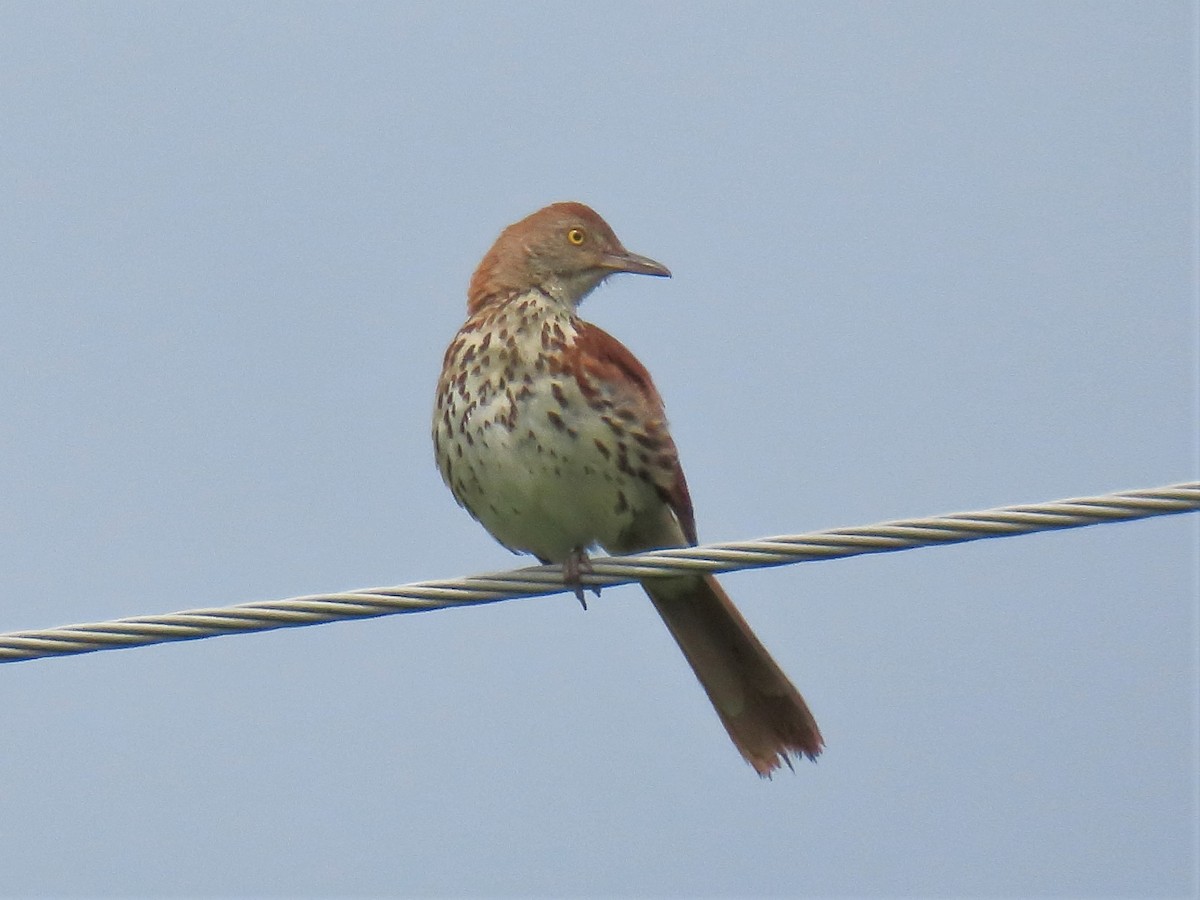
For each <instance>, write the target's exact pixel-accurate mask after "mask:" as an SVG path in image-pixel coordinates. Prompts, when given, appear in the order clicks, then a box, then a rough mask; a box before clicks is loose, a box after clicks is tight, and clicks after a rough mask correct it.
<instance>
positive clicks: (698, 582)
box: [433, 203, 823, 776]
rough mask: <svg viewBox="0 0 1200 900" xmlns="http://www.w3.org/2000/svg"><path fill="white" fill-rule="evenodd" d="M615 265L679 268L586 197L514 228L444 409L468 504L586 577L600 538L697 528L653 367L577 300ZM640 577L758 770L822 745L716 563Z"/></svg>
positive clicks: (447, 464)
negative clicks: (624, 234) (642, 248)
mask: <svg viewBox="0 0 1200 900" xmlns="http://www.w3.org/2000/svg"><path fill="white" fill-rule="evenodd" d="M616 272H632V273H636V274H640V275H663V276H669V275H670V274H671V273H670V272H669V271H667V268H666V266H663V265H661V264H660V263H657V262H655V261H654V260H652V259H647V258H646V257H644V256H638V255H636V254H634V253H630V252H629V251H628V250H626V249H625V248H624V247H623V246H622V245H621V242H620V241H619V240H617V236H616V235H615V234H613V231H612V229H611V228H610V227H609V226H608V224H607V223H606V222H605V221H604V220H603V219H601V218H600V216H599V215H597V214H596V213H595V212H594V211H593V210H591V209H590V208H588V207H587V206H584V205H583V204H581V203H555V204H554V205H552V206H548V207H546V208H545V209H542V210H539V211H538V212H536V213H534V214H533V215H531V216H529V217H528V218H525V219H522V220H521V221H520V222H517V223H516V224H514V225H510V226H509V227H508V228H506V229H504V231H503V232H502V233H501V235H500V237H499V238H498V239H497V240H496V243H495V244H494V245H493V246H492V249H491V250H489V251H488V253H487V255H486V256H484V258H483V261H482V262H481V263H480V264H479V268H477V269H476V270H475V275H474V276H473V277H472V278H471V286H470V289H469V291H468V294H467V313H468V318H467V322H466V324H465V325H463V327H462V328H461V329H459V332H458V334H457V335H456V336H455V338H454V340H453V341H452V342H451V344H450V346H449V348H448V349H447V350H446V356H445V359H444V361H443V364H442V375H441V378H440V379H439V380H438V388H437V404H436V408H435V409H434V417H433V442H434V448H435V451H436V455H437V462H438V467H439V468H440V469H441V472H442V478H443V479H444V480H445V482H446V484H447V485H449V487H450V490H452V491H453V492H454V497H455V499H457V500H458V502H459V504H460V505H462V506H463V507H465V508H466V510H467V511H468V512H470V513H471V515H472V516H474V517H475V518H476V519H478V520H479V522H480V523H482V524H483V527H484V528H486V529H487V530H488V531H489V532H491V534H492V536H493V537H494V538H496V540H498V541H499V542H500V543H501V544H503V545H504V546H506V547H508V548H509V549H510V550H513V551H518V552H527V553H532V554H533V555H534V556H536V557H537V558H538V559H540V560H541V561H542V562H543V563H562V564H563V566H564V573H565V578H566V581H567V583H569V584H571V583H573V584H574V585H575V587H576V588H577V590H578V588H579V571H580V568H581V567H583V568H586V566H587V555H586V553H587V550H588V548H590V547H593V546H596V545H599V546H600V547H602V548H603V549H604V550H606V551H608V552H609V553H634V552H638V551H641V550H648V549H652V548H660V547H682V546H687V545H693V544H695V543H696V523H695V518H694V516H693V513H692V500H691V497H690V496H689V494H688V488H687V482H686V481H685V480H684V477H683V469H682V468H681V467H680V465H679V456H678V454H677V452H676V450H675V443H674V441H672V440H671V435H670V433H669V432H668V431H667V420H666V414H665V412H664V410H663V403H662V399H661V398H660V397H659V395H658V391H657V390H656V389H655V387H654V383H653V382H652V381H651V380H650V373H649V372H647V371H646V369H645V367H644V366H643V365H642V364H641V363H640V362H638V361H637V359H635V358H634V356H633V354H632V353H630V352H629V351H628V350H627V349H625V347H624V346H622V345H621V343H620V342H619V341H617V340H616V338H614V337H612V336H611V335H609V334H607V333H605V332H604V331H601V330H600V329H599V328H597V327H596V326H595V325H591V324H589V323H588V322H585V321H583V320H582V319H580V318H579V317H578V316H577V315H576V308H577V307H578V306H579V303H580V301H582V300H583V298H584V297H586V296H587V295H588V293H589V292H591V290H592V289H593V288H595V287H596V286H597V285H599V284H600V282H602V281H603V280H604V279H605V278H607V277H608V276H609V275H612V274H614V273H616ZM642 587H644V588H645V590H646V593H647V594H649V595H650V600H651V601H652V602H653V603H654V608H655V609H657V610H658V613H659V615H660V616H662V619H663V621H664V622H666V624H667V628H669V629H670V631H671V634H672V635H673V636H674V638H675V640H676V642H677V643H678V644H679V646H680V648H681V649H682V650H683V654H684V656H686V657H687V660H688V662H689V663H690V664H691V666H692V670H693V671H694V672H695V673H696V677H697V678H698V679H700V683H701V684H702V685H703V686H704V690H705V691H706V692H707V693H708V697H709V699H710V700H711V701H712V704H713V706H714V707H715V708H716V711H717V715H718V716H720V718H721V722H722V724H724V726H725V730H726V731H728V732H729V736H730V737H731V738H732V739H733V743H734V744H735V745H736V746H737V748H738V750H739V751H741V754H742V756H744V757H745V758H746V760H747V761H748V762H749V763H750V765H752V766H753V767H754V769H755V771H757V772H758V774H759V775H764V776H766V775H769V774H770V773H771V772H772V771H774V770H775V769H776V768H778V767H779V766H780V764H781V763H787V764H788V765H789V766H790V765H791V760H790V759H789V754H803V755H805V756H807V757H809V758H810V759H813V758H815V757H816V755H817V754H818V753H820V752H821V747H822V745H823V740H822V738H821V732H820V731H819V730H818V729H817V723H816V720H814V719H813V716H812V713H811V712H809V710H808V706H807V705H806V704H805V703H804V699H803V698H802V697H801V696H800V693H799V692H798V691H797V690H796V688H795V687H793V686H792V683H791V682H790V681H789V680H788V677H787V676H786V675H785V674H784V673H783V671H782V670H781V669H780V668H779V666H778V665H777V664H776V663H775V660H773V659H772V658H771V655H770V654H769V653H767V651H766V648H765V647H763V645H762V644H761V643H760V642H759V640H758V638H757V637H756V636H755V635H754V632H753V631H751V630H750V626H749V625H748V624H747V623H746V620H745V619H743V618H742V616H741V613H739V612H738V610H737V608H736V607H735V606H734V605H733V602H732V601H731V600H730V599H729V596H728V595H727V594H726V593H725V592H724V591H723V590H722V589H721V586H720V585H719V584H717V581H716V579H715V578H713V577H712V576H711V575H671V576H669V577H660V578H651V579H647V580H645V581H644V582H642ZM578 593H579V596H580V598H581V599H582V590H578Z"/></svg>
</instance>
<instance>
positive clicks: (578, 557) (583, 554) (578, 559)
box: [563, 548, 600, 610]
mask: <svg viewBox="0 0 1200 900" xmlns="http://www.w3.org/2000/svg"><path fill="white" fill-rule="evenodd" d="M584 572H586V573H587V574H589V575H591V574H592V561H591V559H589V558H588V555H587V551H586V550H584V549H582V548H577V549H575V550H572V551H571V555H570V556H568V557H567V558H566V560H564V561H563V584H565V585H566V586H567V587H569V588H573V589H574V590H575V599H577V600H578V601H579V605H580V606H582V607H583V608H584V609H585V610H586V609H587V599H586V598H585V597H584V596H583V579H582V577H581V576H582V574H583V573H584ZM592 593H594V594H595V595H596V596H597V597H599V596H600V587H599V585H593V586H592Z"/></svg>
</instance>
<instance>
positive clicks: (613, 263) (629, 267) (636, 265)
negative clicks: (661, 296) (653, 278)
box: [601, 250, 671, 278]
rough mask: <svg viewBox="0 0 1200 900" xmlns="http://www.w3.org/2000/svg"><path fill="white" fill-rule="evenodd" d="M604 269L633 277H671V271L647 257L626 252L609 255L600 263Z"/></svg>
mask: <svg viewBox="0 0 1200 900" xmlns="http://www.w3.org/2000/svg"><path fill="white" fill-rule="evenodd" d="M601 265H602V266H604V268H606V269H611V270H612V271H614V272H629V273H631V274H633V275H658V276H660V277H663V278H670V277H671V270H670V269H668V268H667V267H666V266H664V265H663V264H662V263H660V262H655V261H654V260H652V259H650V257H648V256H638V255H637V254H636V253H630V252H629V251H628V250H622V251H621V252H619V253H609V254H608V255H606V256H605V257H604V259H603V261H602V262H601Z"/></svg>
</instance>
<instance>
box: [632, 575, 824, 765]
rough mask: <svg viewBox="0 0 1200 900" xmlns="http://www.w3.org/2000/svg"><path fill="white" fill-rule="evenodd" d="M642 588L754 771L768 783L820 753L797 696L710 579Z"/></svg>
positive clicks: (820, 742) (817, 734)
mask: <svg viewBox="0 0 1200 900" xmlns="http://www.w3.org/2000/svg"><path fill="white" fill-rule="evenodd" d="M642 586H643V587H644V588H645V589H646V593H647V594H649V595H650V600H651V601H652V602H653V603H654V607H655V609H657V610H658V614H659V615H660V616H662V619H663V621H664V622H665V623H666V625H667V628H668V629H670V632H671V634H672V636H673V637H674V638H675V641H676V643H678V644H679V648H680V649H681V650H682V651H683V655H684V656H686V657H687V661H688V663H690V664H691V667H692V671H693V672H695V673H696V677H697V678H698V679H699V680H700V684H701V685H702V686H703V687H704V690H705V692H706V693H707V694H708V698H709V700H711V701H712V704H713V707H714V708H715V709H716V711H717V715H718V716H719V717H720V719H721V724H723V725H724V726H725V730H726V731H727V732H729V737H730V738H732V739H733V743H734V745H735V746H736V747H737V748H738V750H739V751H740V752H741V754H742V756H743V757H745V759H746V761H747V762H748V763H750V765H751V766H753V767H754V770H755V771H756V772H758V774H759V775H761V776H763V777H768V776H770V774H771V773H772V772H773V771H775V770H776V769H778V768H779V767H780V766H781V765H785V764H786V765H787V766H788V767H789V768H791V765H792V762H791V759H790V757H791V756H792V755H803V756H806V757H808V758H809V759H816V757H817V755H818V754H819V753H820V752H821V748H822V747H823V746H824V743H825V741H824V739H823V738H822V737H821V731H820V729H818V728H817V721H816V719H814V718H813V714H812V713H811V712H810V711H809V709H808V705H807V704H806V703H805V702H804V698H803V697H801V696H800V692H799V691H797V690H796V688H795V687H794V686H793V685H792V683H791V681H789V680H788V677H787V675H785V674H784V673H783V670H782V669H780V668H779V665H778V664H777V663H776V662H775V660H774V659H772V658H771V654H769V653H768V652H767V649H766V648H765V647H764V646H763V645H762V643H761V642H760V641H759V639H758V637H757V636H755V634H754V632H753V631H752V630H751V629H750V626H749V624H747V622H746V620H745V619H744V618H742V614H741V613H740V612H738V609H737V607H736V606H734V605H733V601H732V600H730V599H729V595H728V594H726V593H725V591H724V590H723V589H722V588H721V586H720V585H719V584H718V583H717V580H716V579H715V578H714V577H713V576H711V575H702V576H701V575H695V576H686V577H672V578H655V579H647V580H646V581H645V582H643V584H642Z"/></svg>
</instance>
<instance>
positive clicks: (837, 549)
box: [0, 482, 1200, 662]
mask: <svg viewBox="0 0 1200 900" xmlns="http://www.w3.org/2000/svg"><path fill="white" fill-rule="evenodd" d="M1196 510H1200V482H1185V483H1181V484H1174V485H1167V486H1165V487H1160V488H1148V489H1143V490H1135V491H1123V492H1121V493H1115V494H1107V495H1103V496H1098V497H1078V498H1074V499H1071V500H1059V501H1055V502H1050V503H1038V504H1029V505H1025V506H1005V507H999V508H997V509H988V510H982V511H979V512H966V513H952V514H950V515H944V516H934V517H930V518H923V519H900V520H897V521H894V522H883V523H880V524H877V525H863V526H858V527H854V528H835V529H831V530H828V531H815V532H811V533H809V534H792V535H780V536H777V537H769V538H763V539H761V540H755V541H734V542H732V543H722V544H707V545H704V546H700V547H686V548H680V549H674V550H657V551H654V552H651V553H639V554H636V555H632V556H621V557H605V558H603V559H595V560H592V564H591V572H588V573H584V574H583V575H582V581H583V584H584V585H585V586H586V587H596V588H599V587H607V586H612V585H618V584H627V583H629V582H631V581H638V580H640V579H643V578H652V577H655V576H662V575H669V574H671V573H673V572H732V571H735V570H739V569H750V568H761V567H766V566H781V565H787V564H790V563H795V562H807V561H815V560H823V559H839V558H842V557H848V556H858V555H861V554H864V553H888V552H892V551H895V550H909V549H913V548H915V547H929V546H941V545H944V544H959V543H964V542H966V541H977V540H982V539H984V538H994V537H1006V536H1010V535H1017V534H1029V533H1031V532H1035V531H1048V530H1053V529H1062V528H1081V527H1083V526H1086V525H1098V524H1102V523H1104V522H1122V521H1128V520H1131V519H1144V518H1149V517H1151V516H1160V515H1170V514H1173V513H1184V512H1194V511H1196ZM564 590H567V588H565V587H564V585H563V575H562V569H561V567H559V566H535V567H531V568H525V569H516V570H512V571H507V572H497V573H494V574H490V575H475V576H470V577H467V578H454V579H449V580H445V581H424V582H418V583H415V584H405V585H399V586H397V587H384V588H365V589H362V590H353V591H343V592H340V593H335V594H312V595H309V596H304V597H291V598H289V599H287V600H267V601H262V602H257V603H241V604H238V605H236V606H225V607H216V608H211V609H191V610H186V611H183V612H177V613H168V614H166V615H159V616H137V617H133V618H127V619H115V620H113V621H109V622H97V623H92V624H84V625H63V626H60V627H58V628H46V629H41V630H37V631H14V632H10V633H8V634H0V662H17V661H20V660H28V659H38V658H40V657H46V656H67V655H71V654H76V653H91V652H94V651H97V650H115V649H118V648H121V647H140V646H145V645H149V644H160V643H165V642H167V641H187V640H196V639H199V638H206V637H214V636H216V635H222V634H245V633H247V632H252V631H268V630H271V629H275V628H292V627H297V626H301V625H318V624H322V623H325V622H333V621H337V620H341V619H366V618H372V617H375V616H386V615H391V614H394V613H404V612H418V611H421V610H427V609H441V608H443V607H447V606H465V605H470V604H476V603H495V602H498V601H501V600H512V599H516V598H519V597H539V596H544V595H546V594H556V593H559V592H561V591H564Z"/></svg>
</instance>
